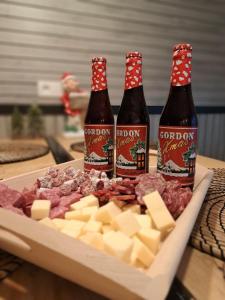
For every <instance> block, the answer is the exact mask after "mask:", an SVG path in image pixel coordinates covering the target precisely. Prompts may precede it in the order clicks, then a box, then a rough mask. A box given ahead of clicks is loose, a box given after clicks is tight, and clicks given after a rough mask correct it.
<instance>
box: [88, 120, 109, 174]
mask: <svg viewBox="0 0 225 300" xmlns="http://www.w3.org/2000/svg"><path fill="white" fill-rule="evenodd" d="M84 137H85V153H84V170H85V171H90V170H91V169H95V170H99V171H105V172H108V171H112V170H113V161H114V159H113V158H114V152H113V139H114V126H113V125H105V124H104V125H101V124H96V125H94V124H91V125H84Z"/></svg>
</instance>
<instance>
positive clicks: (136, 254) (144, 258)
mask: <svg viewBox="0 0 225 300" xmlns="http://www.w3.org/2000/svg"><path fill="white" fill-rule="evenodd" d="M133 241H134V246H133V250H132V253H131V256H130V262H131V264H132V265H135V264H136V263H137V262H138V261H140V262H141V263H142V264H143V265H144V266H145V267H147V268H148V267H149V266H150V265H151V263H152V262H153V260H154V255H153V254H152V252H151V251H150V250H149V249H148V248H147V247H146V246H145V244H143V243H142V242H141V241H140V240H139V239H138V238H137V237H133Z"/></svg>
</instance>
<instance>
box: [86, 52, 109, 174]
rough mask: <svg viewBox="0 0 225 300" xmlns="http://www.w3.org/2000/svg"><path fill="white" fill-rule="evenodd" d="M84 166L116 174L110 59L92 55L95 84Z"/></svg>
mask: <svg viewBox="0 0 225 300" xmlns="http://www.w3.org/2000/svg"><path fill="white" fill-rule="evenodd" d="M84 137H85V155H84V170H85V171H86V172H89V171H90V170H91V169H95V170H99V171H105V172H106V173H107V175H108V177H110V178H111V177H112V176H113V161H114V159H113V157H114V153H113V145H114V117H113V114H112V109H111V106H110V101H109V94H108V88H107V79H106V59H105V58H104V57H95V58H93V59H92V86H91V95H90V100H89V105H88V110H87V114H86V118H85V124H84Z"/></svg>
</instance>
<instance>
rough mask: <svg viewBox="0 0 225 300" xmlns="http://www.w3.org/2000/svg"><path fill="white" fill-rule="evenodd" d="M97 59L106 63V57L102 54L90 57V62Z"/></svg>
mask: <svg viewBox="0 0 225 300" xmlns="http://www.w3.org/2000/svg"><path fill="white" fill-rule="evenodd" d="M99 61H101V62H105V63H106V58H105V57H102V56H97V57H93V58H92V62H99Z"/></svg>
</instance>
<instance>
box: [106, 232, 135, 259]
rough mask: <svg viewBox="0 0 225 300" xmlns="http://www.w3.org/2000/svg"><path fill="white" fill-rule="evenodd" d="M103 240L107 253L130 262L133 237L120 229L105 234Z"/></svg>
mask: <svg viewBox="0 0 225 300" xmlns="http://www.w3.org/2000/svg"><path fill="white" fill-rule="evenodd" d="M103 242H104V249H105V251H106V252H107V253H109V254H111V255H114V256H116V257H118V258H120V259H122V260H124V261H126V262H129V260H130V254H131V251H132V247H133V241H132V239H131V238H129V237H128V236H127V235H125V234H124V233H122V232H120V231H117V232H115V231H111V232H108V233H105V234H103Z"/></svg>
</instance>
